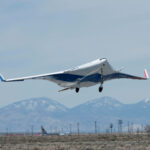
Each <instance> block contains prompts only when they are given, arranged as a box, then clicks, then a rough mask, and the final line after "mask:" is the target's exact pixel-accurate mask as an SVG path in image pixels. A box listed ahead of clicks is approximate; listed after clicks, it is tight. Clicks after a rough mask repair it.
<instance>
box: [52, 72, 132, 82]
mask: <svg viewBox="0 0 150 150" xmlns="http://www.w3.org/2000/svg"><path fill="white" fill-rule="evenodd" d="M51 77H52V78H54V79H56V80H60V81H64V82H75V81H77V80H78V79H82V78H83V79H82V81H81V82H94V83H98V82H100V81H101V78H102V76H101V74H99V73H95V74H92V75H89V76H85V78H84V76H82V75H74V74H54V75H51ZM131 77H132V76H131V75H127V74H123V73H113V74H108V75H104V76H103V78H104V81H106V80H111V79H118V78H131Z"/></svg>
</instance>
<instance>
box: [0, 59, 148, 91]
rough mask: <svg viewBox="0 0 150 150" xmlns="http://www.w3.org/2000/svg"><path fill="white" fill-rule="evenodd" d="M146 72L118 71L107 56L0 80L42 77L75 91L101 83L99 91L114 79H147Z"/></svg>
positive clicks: (8, 80)
mask: <svg viewBox="0 0 150 150" xmlns="http://www.w3.org/2000/svg"><path fill="white" fill-rule="evenodd" d="M144 74H145V77H138V76H133V75H130V74H125V73H122V72H120V70H119V71H116V70H114V69H113V68H112V66H111V65H110V64H109V62H108V61H107V59H106V58H102V59H97V60H95V61H92V62H89V63H87V64H84V65H81V66H78V67H76V68H73V69H69V70H65V71H60V72H55V73H47V74H41V75H35V76H28V77H21V78H14V79H4V78H3V76H0V80H1V81H2V82H14V81H24V80H29V79H42V80H48V81H52V82H55V83H56V84H58V85H59V86H61V87H64V89H62V90H60V91H64V90H68V89H75V91H76V92H77V93H78V92H79V89H80V88H82V87H90V86H94V85H96V84H100V87H99V92H102V90H103V83H104V82H105V81H108V80H112V79H120V78H125V79H137V80H147V79H148V78H149V76H148V73H147V71H146V69H145V70H144ZM60 91H59V92H60Z"/></svg>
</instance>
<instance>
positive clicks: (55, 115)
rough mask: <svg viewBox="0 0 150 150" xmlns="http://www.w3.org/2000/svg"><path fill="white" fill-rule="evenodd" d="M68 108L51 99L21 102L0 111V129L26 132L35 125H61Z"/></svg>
mask: <svg viewBox="0 0 150 150" xmlns="http://www.w3.org/2000/svg"><path fill="white" fill-rule="evenodd" d="M66 111H68V108H66V107H65V106H63V105H61V104H60V103H58V102H57V101H54V100H51V99H49V98H45V97H42V98H33V99H29V100H23V101H19V102H16V103H13V104H10V105H8V106H6V107H4V108H1V109H0V122H1V124H0V129H2V130H5V129H6V128H9V129H10V130H12V131H19V130H20V131H23V130H24V131H25V130H29V128H30V127H31V126H32V125H34V126H35V128H40V126H41V125H43V124H44V125H46V124H47V125H46V126H47V127H48V126H49V125H55V124H61V121H60V120H59V118H60V117H61V116H62V114H63V113H64V112H66Z"/></svg>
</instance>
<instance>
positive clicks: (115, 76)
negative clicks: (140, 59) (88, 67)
mask: <svg viewBox="0 0 150 150" xmlns="http://www.w3.org/2000/svg"><path fill="white" fill-rule="evenodd" d="M144 75H145V77H139V76H134V75H130V74H126V73H121V72H116V73H114V74H109V75H107V76H105V77H104V78H105V80H111V79H121V78H125V79H134V80H148V79H149V76H148V73H147V70H146V69H145V70H144Z"/></svg>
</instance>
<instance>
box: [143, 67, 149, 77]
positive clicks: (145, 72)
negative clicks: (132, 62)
mask: <svg viewBox="0 0 150 150" xmlns="http://www.w3.org/2000/svg"><path fill="white" fill-rule="evenodd" d="M144 75H145V78H146V79H149V75H148V73H147V70H146V69H145V70H144Z"/></svg>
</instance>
